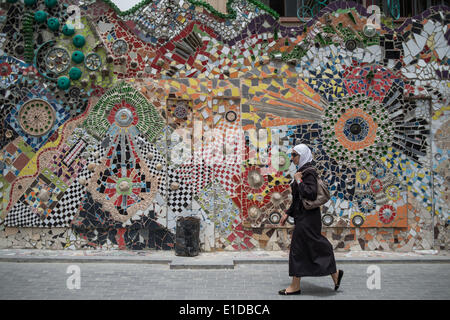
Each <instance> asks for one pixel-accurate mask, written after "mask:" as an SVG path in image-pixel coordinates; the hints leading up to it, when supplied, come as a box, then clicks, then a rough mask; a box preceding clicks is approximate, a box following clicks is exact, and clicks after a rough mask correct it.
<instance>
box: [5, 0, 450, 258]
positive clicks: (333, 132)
mask: <svg viewBox="0 0 450 320" xmlns="http://www.w3.org/2000/svg"><path fill="white" fill-rule="evenodd" d="M227 9H228V12H227V13H226V14H225V13H220V12H217V11H216V10H215V9H214V8H212V7H211V6H210V5H208V4H206V3H203V2H201V1H193V0H172V1H169V0H159V1H157V0H154V1H143V2H142V3H141V4H139V5H136V6H135V7H133V8H132V9H130V10H128V11H125V12H122V11H120V10H119V9H118V8H117V7H116V6H115V5H114V4H113V3H111V2H109V1H106V0H105V1H100V0H97V1H81V0H80V1H79V2H78V1H72V2H71V1H60V0H45V1H43V0H23V1H17V0H7V1H2V2H1V10H0V30H1V31H0V76H1V79H0V99H1V103H0V105H1V110H0V123H1V126H0V131H1V138H0V149H1V152H0V189H1V192H0V209H1V215H0V223H1V225H0V247H1V248H14V247H20V248H52V249H63V248H64V249H65V248H67V249H82V248H107V249H115V248H118V249H163V250H170V249H173V248H174V243H175V234H176V232H175V226H176V221H177V218H178V217H186V216H195V217H198V218H199V219H200V221H201V225H200V227H201V228H200V238H201V247H202V250H205V251H210V250H248V249H265V250H280V249H286V248H287V247H288V245H289V242H290V234H291V232H292V222H291V221H289V223H288V224H287V226H284V227H280V226H279V225H278V222H279V220H280V218H281V215H282V213H283V212H284V211H285V210H286V209H287V208H288V207H289V205H290V201H291V196H290V188H289V184H290V181H291V179H292V176H293V170H295V168H293V165H291V164H290V157H289V153H290V151H291V148H292V147H293V146H294V145H295V144H298V143H305V144H307V145H309V146H310V148H311V149H312V150H313V155H314V159H315V165H316V168H317V169H318V171H319V172H320V174H321V176H322V177H323V178H324V179H325V180H326V181H327V182H328V184H329V186H330V189H331V193H332V198H331V199H330V201H329V202H328V203H327V204H325V205H324V206H323V208H322V216H323V217H322V222H323V229H322V230H323V233H324V235H326V236H327V237H328V238H329V239H330V241H331V242H332V243H333V246H334V247H335V249H336V250H396V251H411V250H415V249H431V248H435V249H448V244H449V237H448V228H447V226H448V223H449V182H450V179H449V172H450V171H449V170H448V169H449V149H450V148H449V147H450V129H449V124H450V121H449V120H448V114H449V111H450V108H449V97H450V82H449V78H450V75H449V59H450V30H449V26H450V10H449V7H445V6H440V7H433V8H430V9H429V10H427V11H425V12H423V13H422V15H420V16H417V17H414V18H409V19H407V20H406V21H405V22H404V23H403V24H402V25H401V26H399V27H393V26H392V25H391V26H388V25H387V22H386V24H382V25H381V26H380V28H379V29H376V28H374V27H373V26H371V25H368V21H369V20H368V18H369V17H370V14H368V13H367V12H366V9H365V8H364V7H362V6H360V5H358V4H355V3H353V2H346V1H336V2H333V3H332V4H330V5H329V6H328V7H326V8H324V9H323V10H322V11H321V12H320V13H319V15H318V16H317V17H316V18H314V19H313V20H311V21H309V22H308V23H307V24H299V25H297V26H294V27H287V26H283V25H281V24H280V23H279V21H278V16H277V15H276V13H275V12H273V11H272V10H271V9H269V8H267V7H266V6H264V5H263V4H261V3H259V2H258V1H254V0H239V1H238V0H236V1H234V0H230V1H228V3H227ZM383 21H386V20H383ZM294 172H295V171H294Z"/></svg>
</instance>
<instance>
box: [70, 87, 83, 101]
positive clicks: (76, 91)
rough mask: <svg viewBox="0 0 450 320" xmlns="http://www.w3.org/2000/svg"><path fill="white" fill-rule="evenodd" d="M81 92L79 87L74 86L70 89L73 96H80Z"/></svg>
mask: <svg viewBox="0 0 450 320" xmlns="http://www.w3.org/2000/svg"><path fill="white" fill-rule="evenodd" d="M80 94H81V89H80V88H78V87H72V88H70V89H69V96H70V97H71V98H74V99H76V98H78V97H79V96H80Z"/></svg>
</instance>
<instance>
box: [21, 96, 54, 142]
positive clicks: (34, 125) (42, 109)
mask: <svg viewBox="0 0 450 320" xmlns="http://www.w3.org/2000/svg"><path fill="white" fill-rule="evenodd" d="M55 121H56V116H55V110H54V109H53V107H52V106H51V105H50V104H49V103H48V102H47V101H45V100H41V99H33V100H30V101H28V102H26V103H25V104H24V105H23V106H22V107H21V108H20V110H19V124H20V127H21V128H22V130H23V131H24V132H25V133H26V134H29V135H31V136H43V135H45V134H46V133H48V132H49V131H50V130H51V129H52V127H53V124H54V123H55Z"/></svg>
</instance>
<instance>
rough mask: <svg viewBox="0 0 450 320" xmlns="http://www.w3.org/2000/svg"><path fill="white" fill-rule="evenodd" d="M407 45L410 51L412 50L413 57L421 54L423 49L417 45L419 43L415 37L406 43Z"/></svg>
mask: <svg viewBox="0 0 450 320" xmlns="http://www.w3.org/2000/svg"><path fill="white" fill-rule="evenodd" d="M406 45H407V46H408V48H409V51H410V52H411V55H412V56H413V57H415V56H416V55H417V54H419V53H420V51H421V49H420V48H419V47H418V46H417V43H416V42H415V41H414V40H413V39H411V40H409V41H408V42H407V43H406Z"/></svg>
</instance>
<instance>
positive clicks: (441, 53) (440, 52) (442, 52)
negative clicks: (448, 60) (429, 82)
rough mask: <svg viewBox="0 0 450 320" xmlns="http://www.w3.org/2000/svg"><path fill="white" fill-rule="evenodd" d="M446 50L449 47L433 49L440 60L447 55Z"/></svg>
mask: <svg viewBox="0 0 450 320" xmlns="http://www.w3.org/2000/svg"><path fill="white" fill-rule="evenodd" d="M448 49H449V47H444V48H436V49H435V50H436V53H437V54H438V57H439V59H440V60H442V59H444V57H445V56H446V55H447V52H448Z"/></svg>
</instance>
